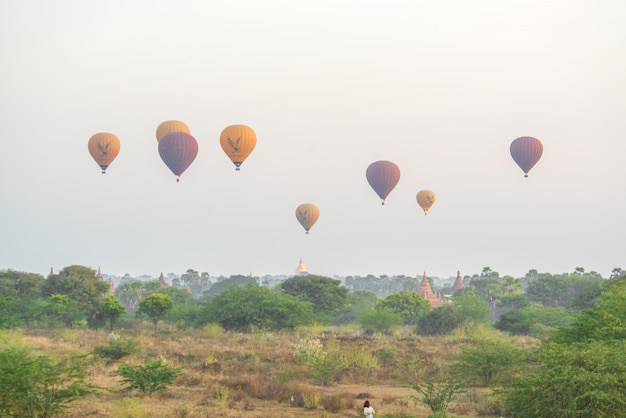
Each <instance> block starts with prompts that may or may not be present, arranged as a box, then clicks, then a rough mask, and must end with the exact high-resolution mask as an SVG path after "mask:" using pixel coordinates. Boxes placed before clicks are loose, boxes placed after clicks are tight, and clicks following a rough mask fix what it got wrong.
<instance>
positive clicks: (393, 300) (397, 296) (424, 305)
mask: <svg viewBox="0 0 626 418" xmlns="http://www.w3.org/2000/svg"><path fill="white" fill-rule="evenodd" d="M376 309H377V310H380V309H388V310H389V311H391V312H393V313H396V314H398V315H400V316H402V319H403V324H406V325H416V324H417V320H418V319H419V318H420V316H422V315H423V314H425V313H426V312H428V311H430V309H431V306H430V302H428V301H427V300H426V299H424V298H422V297H421V296H420V295H419V293H413V292H398V293H394V294H391V295H389V296H386V297H384V298H383V299H381V300H379V301H378V303H377V304H376Z"/></svg>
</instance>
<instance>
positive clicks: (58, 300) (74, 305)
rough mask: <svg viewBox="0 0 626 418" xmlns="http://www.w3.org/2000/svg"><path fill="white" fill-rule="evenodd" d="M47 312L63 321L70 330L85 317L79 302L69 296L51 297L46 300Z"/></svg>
mask: <svg viewBox="0 0 626 418" xmlns="http://www.w3.org/2000/svg"><path fill="white" fill-rule="evenodd" d="M45 312H46V314H48V315H49V316H52V317H55V318H57V319H58V320H60V321H62V322H63V323H64V324H65V325H66V326H67V327H68V328H73V327H74V323H75V322H76V321H78V320H79V319H81V318H83V317H84V316H83V314H82V312H81V310H80V307H79V305H78V302H76V301H75V300H74V299H70V297H69V296H68V295H51V296H50V297H49V298H48V299H47V300H46V308H45Z"/></svg>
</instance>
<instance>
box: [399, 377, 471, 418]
mask: <svg viewBox="0 0 626 418" xmlns="http://www.w3.org/2000/svg"><path fill="white" fill-rule="evenodd" d="M441 380H442V381H439V382H436V381H435V380H434V379H429V378H427V377H426V376H422V377H421V381H411V380H407V379H404V380H403V383H404V385H405V386H406V387H408V388H411V389H413V390H415V391H416V392H417V393H418V396H414V398H416V399H417V401H418V402H420V403H421V404H422V405H424V406H427V407H429V408H430V410H431V411H433V412H445V411H447V410H448V407H449V406H450V403H452V402H453V401H454V400H455V399H456V397H457V396H458V395H459V394H460V393H462V392H463V390H464V389H463V386H462V385H461V383H460V382H458V381H456V380H454V379H452V378H448V377H446V376H445V375H443V376H442V379H441Z"/></svg>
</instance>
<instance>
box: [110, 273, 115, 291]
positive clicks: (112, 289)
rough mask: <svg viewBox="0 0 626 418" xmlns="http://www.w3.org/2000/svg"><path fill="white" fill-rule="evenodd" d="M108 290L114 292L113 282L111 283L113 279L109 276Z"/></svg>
mask: <svg viewBox="0 0 626 418" xmlns="http://www.w3.org/2000/svg"><path fill="white" fill-rule="evenodd" d="M109 291H110V292H111V293H115V284H114V283H113V279H112V278H111V277H109Z"/></svg>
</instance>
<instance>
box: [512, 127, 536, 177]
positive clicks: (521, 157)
mask: <svg viewBox="0 0 626 418" xmlns="http://www.w3.org/2000/svg"><path fill="white" fill-rule="evenodd" d="M541 154H543V144H542V143H541V141H539V140H538V139H537V138H533V137H532V136H522V137H519V138H517V139H516V140H514V141H513V142H511V157H513V160H514V161H515V162H516V163H517V165H518V166H519V167H520V168H521V169H522V171H523V172H524V177H528V172H529V171H530V169H531V168H533V167H534V166H535V164H537V162H538V161H539V159H540V158H541Z"/></svg>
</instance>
